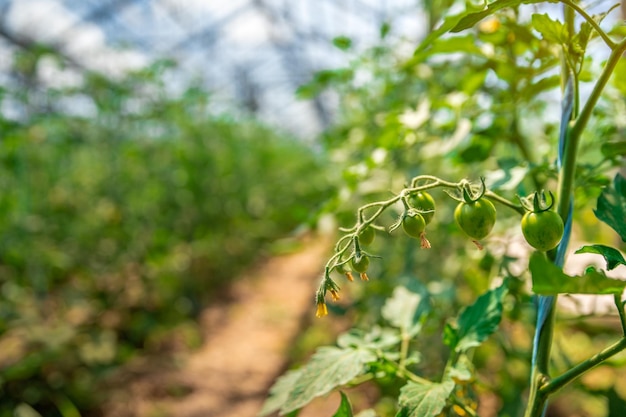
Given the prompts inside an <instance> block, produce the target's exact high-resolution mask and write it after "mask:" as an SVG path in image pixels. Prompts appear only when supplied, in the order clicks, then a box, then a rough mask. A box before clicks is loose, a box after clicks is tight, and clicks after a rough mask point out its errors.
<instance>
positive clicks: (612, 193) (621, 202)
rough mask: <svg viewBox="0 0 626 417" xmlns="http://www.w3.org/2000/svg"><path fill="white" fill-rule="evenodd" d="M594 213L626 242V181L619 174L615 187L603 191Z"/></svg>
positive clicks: (615, 180)
mask: <svg viewBox="0 0 626 417" xmlns="http://www.w3.org/2000/svg"><path fill="white" fill-rule="evenodd" d="M593 212H594V213H595V215H596V217H597V218H598V219H600V220H601V221H603V222H604V223H606V224H608V225H609V226H610V227H611V228H612V229H613V230H615V231H616V232H617V234H618V235H619V236H620V237H621V238H622V241H624V242H626V221H624V219H626V179H624V177H623V176H621V175H620V174H617V175H616V176H615V179H614V180H613V187H607V188H605V189H604V190H602V194H600V197H598V202H597V206H596V209H595V210H594V211H593Z"/></svg>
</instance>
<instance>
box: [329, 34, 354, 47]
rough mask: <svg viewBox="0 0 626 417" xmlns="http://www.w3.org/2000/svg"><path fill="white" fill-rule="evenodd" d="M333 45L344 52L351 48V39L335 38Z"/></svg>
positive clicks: (344, 37)
mask: <svg viewBox="0 0 626 417" xmlns="http://www.w3.org/2000/svg"><path fill="white" fill-rule="evenodd" d="M333 45H335V46H336V47H337V48H339V49H341V50H342V51H346V50H348V49H350V47H351V46H352V39H350V38H348V37H347V36H337V37H336V38H335V39H333Z"/></svg>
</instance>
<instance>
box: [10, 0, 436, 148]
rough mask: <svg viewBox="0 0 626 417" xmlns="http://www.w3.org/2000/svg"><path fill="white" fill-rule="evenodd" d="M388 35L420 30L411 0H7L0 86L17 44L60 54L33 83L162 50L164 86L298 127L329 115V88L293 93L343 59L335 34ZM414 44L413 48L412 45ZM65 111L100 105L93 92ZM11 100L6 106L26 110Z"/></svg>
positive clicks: (42, 65)
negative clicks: (384, 29)
mask: <svg viewBox="0 0 626 417" xmlns="http://www.w3.org/2000/svg"><path fill="white" fill-rule="evenodd" d="M389 21H393V22H394V25H393V28H392V31H391V33H390V35H389V36H395V37H398V38H407V39H409V40H413V41H415V40H416V39H417V38H418V37H420V36H423V32H424V29H423V26H424V25H423V22H420V14H419V9H418V8H417V7H416V3H415V1H410V0H350V1H340V2H335V1H331V0H322V1H317V0H302V1H297V2H292V1H285V0H282V1H281V0H241V1H239V0H237V1H217V0H182V1H178V0H111V1H108V0H103V1H100V0H94V1H90V0H80V1H78V0H66V1H62V0H13V1H12V0H2V1H1V2H0V54H1V55H0V57H1V58H2V59H1V60H0V76H1V77H2V78H0V83H1V84H0V85H3V86H4V87H5V88H6V87H7V86H9V85H15V84H13V83H15V82H16V81H22V82H24V81H26V80H23V79H22V80H20V79H19V74H16V72H15V69H14V68H13V63H14V57H13V56H12V54H13V53H14V52H15V51H20V50H32V49H33V48H34V46H35V45H45V46H46V48H49V49H50V51H52V52H54V54H55V59H52V58H51V57H47V59H43V60H41V62H38V64H37V66H36V68H33V69H32V70H33V74H29V75H30V79H29V80H28V82H31V83H34V85H35V86H39V87H42V86H43V87H48V86H50V87H70V86H78V85H81V83H82V80H83V77H84V74H85V71H96V72H98V73H100V74H102V75H105V76H107V77H110V78H111V79H119V77H121V76H122V75H123V74H125V73H126V72H128V71H131V70H138V69H140V68H145V67H147V66H149V65H150V64H151V63H154V62H155V61H159V60H173V61H174V62H176V68H175V69H172V70H171V71H168V72H167V73H166V74H165V75H164V81H165V83H166V89H167V92H168V93H170V94H177V93H178V94H179V93H180V91H181V89H184V88H185V87H186V86H187V85H188V84H189V83H197V84H199V85H200V86H202V87H203V88H205V89H206V90H207V91H210V93H211V106H212V110H213V111H214V112H220V111H223V110H225V109H228V110H233V111H236V112H244V113H248V114H254V115H255V116H256V117H258V118H259V119H260V120H263V121H266V122H267V123H270V124H272V125H275V126H279V127H280V128H282V129H284V130H287V131H289V132H293V133H295V134H296V135H298V136H303V137H304V136H311V135H312V134H315V133H319V132H320V131H321V130H322V129H323V128H324V127H327V126H328V124H329V123H330V122H331V120H332V119H333V115H334V112H335V107H336V103H335V102H334V101H333V100H332V97H322V98H315V99H314V100H312V101H301V100H297V99H296V97H295V95H294V92H295V91H296V89H297V88H298V87H299V86H300V85H302V84H304V83H306V82H308V81H309V80H310V78H311V77H312V74H313V73H314V72H315V71H319V70H322V69H327V68H334V67H340V66H343V65H345V64H346V55H345V54H343V53H342V51H340V50H338V49H337V48H335V47H334V46H333V44H332V40H333V39H334V38H336V37H339V36H344V37H349V38H350V39H351V40H352V41H353V44H354V48H355V49H356V50H363V49H365V48H367V47H370V46H372V45H373V44H375V43H376V42H377V41H378V39H379V30H380V27H381V25H382V24H383V23H385V22H389ZM410 52H411V51H410V49H408V50H407V53H410ZM64 104H66V105H67V106H69V107H70V108H69V109H66V110H67V111H72V112H79V113H81V112H82V113H84V114H93V111H94V107H93V103H89V102H88V101H80V102H78V101H75V102H74V105H71V106H70V105H69V103H64ZM19 107H20V106H17V105H15V103H11V100H7V99H5V101H4V102H3V112H4V114H6V115H7V116H10V117H15V118H19V117H21V116H23V109H20V108H19Z"/></svg>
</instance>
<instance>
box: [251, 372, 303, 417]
mask: <svg viewBox="0 0 626 417" xmlns="http://www.w3.org/2000/svg"><path fill="white" fill-rule="evenodd" d="M301 374H302V370H301V369H296V370H292V371H288V372H287V373H286V374H284V375H283V376H281V377H280V378H278V379H277V380H276V382H275V383H274V385H272V388H270V395H269V397H268V398H267V400H265V403H264V404H263V408H261V411H260V412H259V417H263V416H267V415H269V414H272V413H273V412H275V411H278V410H280V409H281V407H282V406H283V404H284V403H285V402H286V401H287V398H288V397H289V392H290V391H291V389H292V388H293V384H294V383H295V382H296V381H297V380H298V378H300V375H301Z"/></svg>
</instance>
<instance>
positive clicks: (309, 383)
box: [280, 346, 376, 413]
mask: <svg viewBox="0 0 626 417" xmlns="http://www.w3.org/2000/svg"><path fill="white" fill-rule="evenodd" d="M375 360H376V355H375V354H374V353H373V352H371V351H370V350H366V349H341V348H336V347H328V346H326V347H322V348H320V349H318V350H317V352H315V354H314V355H313V357H312V358H311V361H310V362H309V363H307V364H306V365H305V366H304V367H303V368H302V369H301V374H300V376H299V378H298V379H297V380H296V381H295V382H293V384H292V388H291V390H290V392H289V395H288V397H287V400H286V401H285V403H284V404H283V405H282V407H281V409H280V410H281V412H282V413H287V412H289V411H292V410H295V409H298V408H300V407H302V406H303V405H305V404H307V403H308V402H310V401H311V400H312V399H313V398H315V397H319V396H320V395H325V394H327V393H329V392H330V391H332V390H333V389H334V388H336V387H338V386H340V385H343V384H346V383H348V382H350V380H352V379H353V378H354V377H356V376H358V375H361V374H363V373H365V372H366V366H365V365H366V364H367V363H369V362H374V361H375Z"/></svg>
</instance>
